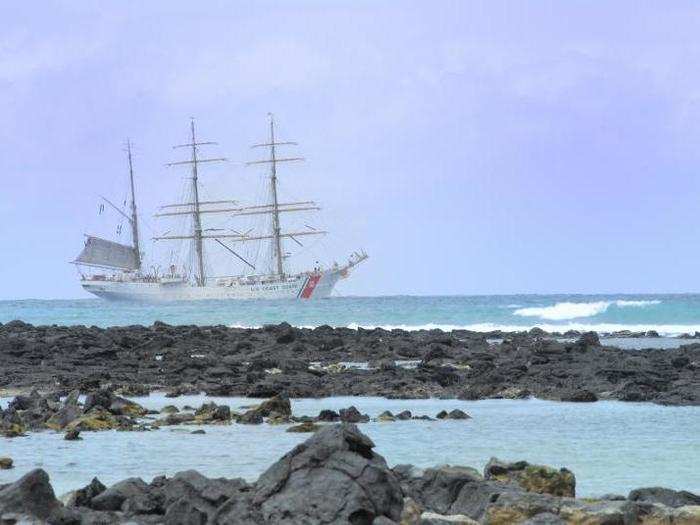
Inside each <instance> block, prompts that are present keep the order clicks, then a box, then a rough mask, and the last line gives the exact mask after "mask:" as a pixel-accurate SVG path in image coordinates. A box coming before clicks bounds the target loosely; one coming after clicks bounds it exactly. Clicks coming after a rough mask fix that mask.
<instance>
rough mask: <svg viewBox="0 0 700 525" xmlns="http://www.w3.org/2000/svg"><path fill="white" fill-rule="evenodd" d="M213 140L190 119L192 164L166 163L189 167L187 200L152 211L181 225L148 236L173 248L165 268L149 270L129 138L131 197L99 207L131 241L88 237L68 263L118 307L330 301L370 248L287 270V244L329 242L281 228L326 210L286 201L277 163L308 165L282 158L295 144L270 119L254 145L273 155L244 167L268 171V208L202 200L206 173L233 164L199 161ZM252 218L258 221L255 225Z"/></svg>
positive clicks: (304, 230) (306, 228)
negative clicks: (219, 268) (201, 136)
mask: <svg viewBox="0 0 700 525" xmlns="http://www.w3.org/2000/svg"><path fill="white" fill-rule="evenodd" d="M215 144H216V143H215V142H208V141H207V142H205V141H199V140H198V138H197V136H196V133H195V122H194V120H192V121H191V123H190V141H189V142H188V143H186V144H182V145H179V146H175V147H174V148H175V149H180V148H183V149H186V150H187V151H188V152H189V158H187V159H186V160H182V161H177V162H172V163H170V164H168V165H167V166H172V167H178V166H182V167H185V168H187V170H188V174H187V177H186V179H185V181H184V191H183V192H182V202H177V203H175V204H166V205H163V206H161V207H160V210H159V212H158V213H156V214H155V217H157V218H159V219H165V220H167V219H171V220H175V221H179V224H178V229H175V230H173V229H168V230H167V231H165V232H164V233H160V234H156V235H155V236H154V237H153V238H152V241H153V244H152V246H153V247H154V248H155V246H156V245H162V244H164V243H167V244H168V245H171V246H173V248H172V249H170V250H169V251H168V250H166V252H167V258H168V263H167V264H166V266H165V268H166V269H165V270H164V271H163V270H161V267H160V266H158V265H155V264H151V265H148V268H147V264H146V263H145V262H144V257H145V255H146V254H145V253H144V252H143V251H142V242H141V240H140V222H139V213H138V208H137V205H136V187H135V182H134V168H133V159H132V151H131V144H130V143H129V142H127V160H128V169H129V197H128V198H127V199H125V200H124V202H123V206H118V205H116V204H114V203H113V202H112V201H111V200H109V199H107V198H105V197H102V198H101V199H102V201H101V204H100V207H99V211H100V213H102V212H104V211H105V210H106V209H109V210H111V211H112V212H113V213H116V214H117V217H118V218H119V219H120V220H121V221H122V222H121V223H120V224H119V226H118V227H117V233H118V234H120V235H121V233H122V226H123V225H124V224H125V223H126V225H127V226H128V229H129V230H130V236H131V243H130V244H123V243H120V242H115V241H113V240H109V239H105V238H103V237H100V236H96V235H85V244H84V247H83V249H82V251H81V252H80V254H79V255H78V257H76V259H75V260H74V261H72V263H73V264H75V266H76V268H77V270H78V274H79V278H80V284H81V285H82V287H83V289H85V290H86V291H88V292H90V293H92V294H94V295H96V296H98V297H102V298H104V299H110V300H122V301H190V300H199V299H220V300H227V299H316V298H324V297H328V296H330V295H331V293H332V292H333V289H334V287H335V285H336V283H337V282H338V281H339V280H341V279H345V278H347V277H348V276H349V275H350V272H351V270H353V269H354V268H355V266H357V265H358V264H360V263H361V262H363V261H364V260H365V259H367V254H366V253H365V252H364V251H356V252H353V253H352V254H351V255H350V257H349V258H347V259H346V260H345V261H344V262H343V263H342V264H339V263H337V262H333V263H331V264H326V265H323V264H321V263H319V262H318V261H316V262H315V263H314V264H313V265H311V264H309V266H312V267H310V268H306V269H297V270H293V269H292V268H291V264H290V261H289V259H290V258H291V257H292V256H293V254H292V253H291V248H304V247H305V246H306V243H307V242H308V240H309V239H314V238H318V237H323V236H326V235H327V234H328V232H327V231H325V230H322V229H319V228H316V227H314V226H312V225H310V224H308V223H303V224H302V225H301V227H299V226H297V227H296V228H291V229H285V228H284V227H283V226H284V224H283V222H285V221H283V219H282V218H283V217H285V218H287V217H290V216H292V215H291V214H301V215H305V214H309V213H313V212H316V211H317V210H320V207H319V206H318V205H317V204H316V202H314V201H300V200H296V201H290V200H285V199H283V198H282V196H281V195H280V192H279V184H278V182H279V180H278V173H277V172H278V166H279V165H280V164H282V163H288V162H297V161H302V160H304V159H303V158H301V157H284V156H279V154H278V152H279V150H280V148H282V147H286V146H296V145H297V144H296V143H295V142H289V141H279V140H278V139H277V138H276V136H275V121H274V118H273V116H272V115H270V121H269V140H267V141H265V142H264V143H262V144H255V145H254V146H252V148H254V149H259V148H263V149H265V150H267V151H268V152H269V156H268V157H267V158H264V159H262V160H254V161H252V162H248V163H247V164H248V165H251V166H252V165H261V164H262V165H266V166H268V167H269V172H267V174H266V176H265V178H264V188H263V189H264V191H263V192H262V193H263V194H264V196H263V197H262V202H251V203H250V204H248V205H241V204H239V202H238V201H237V200H223V199H218V200H205V199H203V198H202V197H201V195H202V186H201V181H200V170H201V168H202V167H203V166H204V165H210V164H212V163H218V162H225V161H226V160H227V159H226V158H203V157H202V155H201V149H202V148H203V147H204V146H210V145H215ZM210 219H219V221H218V222H219V224H215V225H210V224H208V223H209V222H210ZM222 219H223V224H221V222H222ZM246 220H247V221H249V223H248V224H247V226H248V227H247V228H244V227H241V226H238V225H235V224H232V222H235V221H246ZM251 220H253V221H257V222H253V224H251V223H250V221H251ZM234 226H235V228H234ZM215 256H218V259H219V261H220V260H221V257H222V256H224V257H225V258H227V259H228V262H229V263H230V262H233V263H235V265H234V266H235V268H237V271H235V272H233V273H231V274H229V275H220V274H217V273H215V269H214V268H213V267H214V266H215V263H216V261H215V260H214V259H217V257H215ZM224 262H226V261H224ZM224 266H227V267H228V266H230V265H227V264H224ZM219 273H221V272H219Z"/></svg>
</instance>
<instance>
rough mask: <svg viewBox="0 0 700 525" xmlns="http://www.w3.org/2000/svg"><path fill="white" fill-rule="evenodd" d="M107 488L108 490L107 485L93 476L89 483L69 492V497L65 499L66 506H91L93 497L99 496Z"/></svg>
mask: <svg viewBox="0 0 700 525" xmlns="http://www.w3.org/2000/svg"><path fill="white" fill-rule="evenodd" d="M105 490H107V487H105V486H104V485H103V484H102V482H101V481H100V480H99V479H97V478H92V481H91V482H90V484H89V485H86V486H85V487H83V488H81V489H78V490H74V491H73V492H70V493H69V494H68V497H67V498H66V499H65V500H64V501H65V504H66V507H90V502H91V501H92V498H94V497H96V496H99V495H100V494H102V493H103V492H104V491H105Z"/></svg>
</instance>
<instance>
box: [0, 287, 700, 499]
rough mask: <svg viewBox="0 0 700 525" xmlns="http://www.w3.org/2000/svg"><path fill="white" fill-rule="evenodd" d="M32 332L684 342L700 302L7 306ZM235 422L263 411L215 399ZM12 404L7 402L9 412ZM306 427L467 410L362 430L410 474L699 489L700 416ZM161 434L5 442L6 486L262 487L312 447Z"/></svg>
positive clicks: (578, 409)
mask: <svg viewBox="0 0 700 525" xmlns="http://www.w3.org/2000/svg"><path fill="white" fill-rule="evenodd" d="M13 319H21V320H23V321H25V322H29V323H34V324H61V325H76V324H81V325H97V326H111V325H130V324H150V323H152V322H153V321H155V320H161V321H164V322H167V323H171V324H200V325H205V324H222V325H228V326H246V327H255V326H261V325H263V324H266V323H279V322H282V321H287V322H289V323H291V324H293V325H297V326H310V327H313V326H319V325H321V324H328V325H332V326H349V327H357V326H363V327H377V326H381V327H384V328H403V329H407V330H416V329H431V328H441V329H443V330H452V329H458V328H463V329H471V330H482V331H490V330H497V329H500V330H526V329H529V328H532V327H534V326H539V327H541V328H543V329H545V330H549V331H560V332H564V331H566V330H569V329H575V330H597V331H602V332H612V331H617V330H631V331H647V330H656V331H657V332H659V333H660V334H661V335H665V336H677V335H679V334H682V333H694V332H695V331H700V295H633V296H625V295H595V296H582V295H524V296H520V295H514V296H492V297H490V296H454V297H373V298H362V297H345V298H330V299H324V300H318V301H303V302H296V301H277V302H271V301H241V302H236V301H226V302H222V301H201V302H188V303H163V304H155V305H148V304H128V303H109V302H105V301H102V300H99V299H81V300H61V301H43V300H28V301H0V322H7V321H10V320H13ZM611 341H612V342H615V343H616V344H619V345H620V346H623V347H625V348H628V349H630V350H631V351H643V348H646V347H657V348H670V347H673V346H677V345H678V344H681V343H686V342H688V341H686V340H684V339H671V338H661V339H658V338H643V339H625V338H621V339H612V340H611ZM205 399H206V398H203V397H181V398H178V399H175V400H171V399H166V398H164V397H162V396H161V395H159V394H152V395H151V396H150V397H146V398H139V399H137V401H138V402H140V403H142V404H144V405H145V406H147V407H149V408H154V409H160V408H162V407H163V406H164V405H166V404H176V405H179V406H182V405H184V404H189V405H193V406H197V405H199V404H201V403H202V402H203V401H205ZM211 400H214V401H216V402H217V403H225V404H229V405H230V406H231V407H232V408H233V409H234V410H235V409H238V408H240V407H241V406H244V405H246V404H253V403H256V402H258V400H247V399H241V398H211ZM7 401H8V400H7V399H4V400H3V399H0V405H3V406H5V405H6V403H7ZM292 404H293V410H294V413H295V414H296V415H316V414H318V412H319V411H320V410H321V409H324V408H330V409H338V408H342V407H347V406H349V405H351V404H354V405H355V406H357V407H358V408H359V409H360V411H362V412H365V413H368V414H369V415H371V416H377V415H378V414H380V413H381V412H382V411H384V410H391V411H393V412H394V413H396V412H399V411H401V410H404V409H409V410H411V411H412V412H413V413H414V414H416V415H423V414H425V415H430V416H434V415H435V414H436V413H437V412H439V411H440V410H442V409H446V410H451V409H453V408H461V409H462V410H465V411H466V412H468V413H470V414H471V415H472V416H473V418H472V419H470V420H466V421H397V422H394V423H374V422H371V423H367V424H363V425H361V429H362V431H363V432H365V433H367V434H368V435H369V436H370V437H371V438H372V439H373V440H374V441H375V443H376V444H377V449H376V450H377V451H378V452H379V453H380V454H382V455H384V456H385V457H386V458H387V461H388V462H389V464H390V465H395V464H399V463H412V464H415V465H418V466H422V467H427V466H432V465H439V464H448V463H449V464H453V465H469V466H473V467H476V468H479V469H481V468H483V466H484V465H485V463H486V462H487V461H488V459H489V458H490V457H491V456H497V457H499V458H501V459H504V460H520V459H525V460H527V461H530V462H535V463H546V464H550V465H553V466H566V467H568V468H570V469H571V470H572V471H574V472H575V474H576V476H577V483H578V490H577V492H578V494H579V495H582V496H595V495H600V494H602V493H609V492H617V493H622V494H625V493H626V492H628V491H629V490H631V489H633V488H636V487H640V486H651V485H654V486H658V485H662V486H667V487H671V488H676V489H687V490H692V491H695V492H699V491H700V438H699V437H698V436H700V407H662V406H658V405H653V404H639V403H622V402H608V401H605V402H597V403H584V404H572V403H561V402H550V401H541V400H483V401H473V402H469V401H458V400H387V399H381V398H362V397H358V398H340V397H339V398H328V399H300V400H294V401H293V402H292ZM192 428H193V427H177V428H170V427H168V428H163V429H161V430H158V431H153V432H137V433H133V432H115V431H114V432H113V431H110V432H96V433H84V434H83V437H84V439H83V440H82V441H78V442H69V441H64V440H63V436H62V434H59V433H54V432H50V431H46V432H39V433H32V434H30V435H29V436H27V437H23V438H15V439H0V456H11V457H12V458H13V459H14V461H15V464H16V468H14V469H13V470H9V471H0V483H4V482H8V481H12V480H14V479H17V477H18V476H19V475H21V474H23V473H25V472H27V471H29V470H31V469H33V468H37V467H40V468H43V469H45V470H46V471H47V472H48V473H49V475H50V476H51V480H52V483H53V484H54V486H55V488H56V490H57V492H58V493H63V492H66V491H68V490H70V489H75V488H78V487H80V486H83V485H85V484H86V483H88V482H89V481H90V480H91V479H92V477H93V476H97V477H99V478H100V479H101V480H102V481H103V482H104V483H106V484H110V483H113V482H115V481H118V480H120V479H123V478H126V477H129V476H140V477H142V478H144V479H146V480H150V479H151V478H152V477H154V476H156V475H160V474H173V473H175V472H177V471H180V470H185V469H197V470H199V471H201V472H202V473H203V474H205V475H207V476H226V477H235V476H240V477H244V478H246V479H248V480H254V479H255V478H256V477H257V476H258V475H259V474H260V473H261V472H262V471H263V470H264V469H265V468H267V467H268V466H269V465H270V464H272V463H273V462H274V461H276V460H277V459H278V458H279V457H280V456H281V455H282V454H283V453H285V452H286V451H288V450H290V449H291V448H292V447H293V446H294V445H296V444H297V443H299V442H301V441H302V440H304V439H306V438H307V437H308V435H305V434H293V433H287V432H285V431H284V430H285V426H275V425H267V424H263V425H237V424H233V425H228V426H207V427H205V429H206V434H204V435H193V434H190V433H189V432H190V430H191V429H192Z"/></svg>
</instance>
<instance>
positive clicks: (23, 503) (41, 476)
mask: <svg viewBox="0 0 700 525" xmlns="http://www.w3.org/2000/svg"><path fill="white" fill-rule="evenodd" d="M60 507H61V503H60V502H59V501H58V500H57V499H56V495H55V494H54V492H53V488H52V487H51V484H50V483H49V475H48V474H47V473H46V472H45V471H43V470H41V469H35V470H32V471H30V472H28V473H27V474H25V475H24V476H22V477H21V478H19V479H18V480H17V481H15V482H14V483H10V484H9V485H4V486H2V487H1V488H0V511H2V512H3V513H5V514H8V513H13V514H16V515H19V516H30V517H32V518H36V519H39V520H46V519H47V518H48V517H49V516H51V514H52V513H53V512H55V511H57V510H58V509H59V508H60ZM20 522H22V521H21V520H20Z"/></svg>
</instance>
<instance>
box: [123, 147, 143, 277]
mask: <svg viewBox="0 0 700 525" xmlns="http://www.w3.org/2000/svg"><path fill="white" fill-rule="evenodd" d="M126 155H127V158H128V159H129V183H130V186H131V243H132V244H133V246H134V256H135V258H136V271H140V270H141V249H140V247H139V218H138V212H137V210H136V189H135V185H134V164H133V162H132V159H131V141H130V140H129V139H126Z"/></svg>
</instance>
